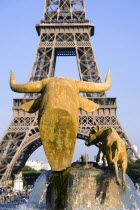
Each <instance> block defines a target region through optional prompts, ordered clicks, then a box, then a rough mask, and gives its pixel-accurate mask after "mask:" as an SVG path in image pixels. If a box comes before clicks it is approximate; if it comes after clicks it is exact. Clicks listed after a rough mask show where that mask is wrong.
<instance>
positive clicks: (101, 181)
mask: <svg viewBox="0 0 140 210" xmlns="http://www.w3.org/2000/svg"><path fill="white" fill-rule="evenodd" d="M94 164H95V163H91V162H90V163H89V164H86V165H85V164H83V163H74V164H72V165H73V167H71V168H69V169H67V170H65V171H62V172H53V175H52V176H51V179H50V184H49V186H48V188H47V193H46V200H47V204H48V206H49V208H50V209H87V208H88V209H112V208H115V209H120V208H121V206H122V194H123V193H124V192H123V191H122V189H121V187H120V186H118V185H117V184H116V178H115V174H114V173H113V172H111V171H109V170H107V169H106V170H103V169H100V168H95V167H93V165H94ZM80 165H81V166H80ZM95 165H96V164H95Z"/></svg>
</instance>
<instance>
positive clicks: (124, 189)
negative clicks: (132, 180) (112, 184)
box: [122, 182, 126, 191]
mask: <svg viewBox="0 0 140 210" xmlns="http://www.w3.org/2000/svg"><path fill="white" fill-rule="evenodd" d="M122 190H123V191H126V183H125V182H123V183H122Z"/></svg>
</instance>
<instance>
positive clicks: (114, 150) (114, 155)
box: [111, 141, 118, 160]
mask: <svg viewBox="0 0 140 210" xmlns="http://www.w3.org/2000/svg"><path fill="white" fill-rule="evenodd" d="M111 152H112V160H115V159H116V158H117V155H118V142H117V141H115V142H113V144H112V145H111Z"/></svg>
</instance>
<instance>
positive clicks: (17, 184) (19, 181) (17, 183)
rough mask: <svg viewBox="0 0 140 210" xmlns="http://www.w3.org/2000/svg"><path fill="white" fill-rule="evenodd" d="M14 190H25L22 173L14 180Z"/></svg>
mask: <svg viewBox="0 0 140 210" xmlns="http://www.w3.org/2000/svg"><path fill="white" fill-rule="evenodd" d="M14 191H16V192H19V191H23V179H22V173H20V174H17V175H16V178H15V180H14Z"/></svg>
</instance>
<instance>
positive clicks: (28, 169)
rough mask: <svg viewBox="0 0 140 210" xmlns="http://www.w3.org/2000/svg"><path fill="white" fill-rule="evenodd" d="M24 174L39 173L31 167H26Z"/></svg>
mask: <svg viewBox="0 0 140 210" xmlns="http://www.w3.org/2000/svg"><path fill="white" fill-rule="evenodd" d="M22 172H23V173H37V171H36V170H35V169H34V168H31V167H30V166H24V168H23V170H22Z"/></svg>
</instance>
